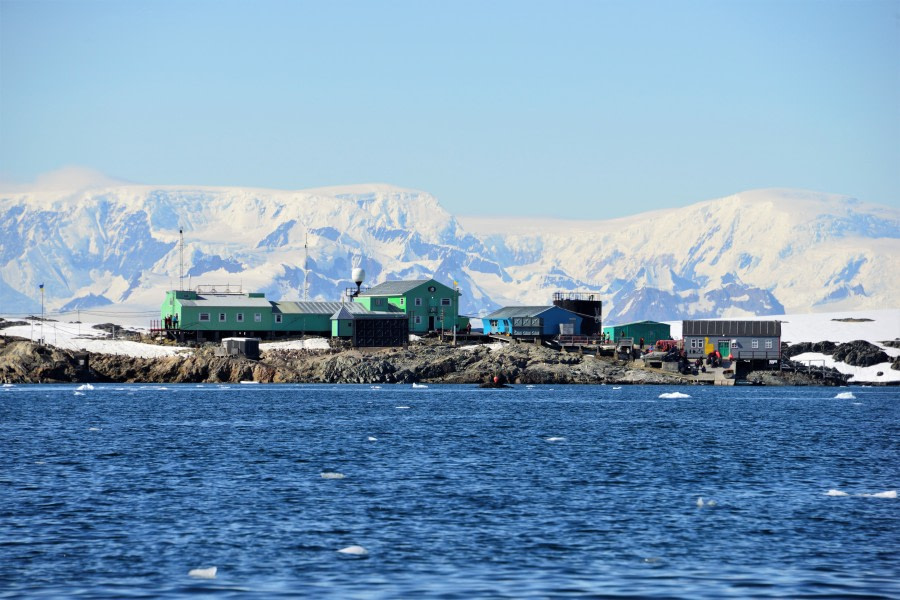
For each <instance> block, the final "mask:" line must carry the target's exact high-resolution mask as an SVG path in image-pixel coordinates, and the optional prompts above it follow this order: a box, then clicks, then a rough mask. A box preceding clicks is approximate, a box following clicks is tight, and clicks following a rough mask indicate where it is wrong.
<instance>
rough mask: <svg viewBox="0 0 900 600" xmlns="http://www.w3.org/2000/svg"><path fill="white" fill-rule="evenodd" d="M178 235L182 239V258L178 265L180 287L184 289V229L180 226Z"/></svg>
mask: <svg viewBox="0 0 900 600" xmlns="http://www.w3.org/2000/svg"><path fill="white" fill-rule="evenodd" d="M178 236H179V238H180V240H181V242H180V246H181V258H180V259H179V267H178V289H179V290H181V291H184V230H183V229H182V228H181V227H179V228H178Z"/></svg>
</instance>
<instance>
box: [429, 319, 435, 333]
mask: <svg viewBox="0 0 900 600" xmlns="http://www.w3.org/2000/svg"><path fill="white" fill-rule="evenodd" d="M428 331H434V317H428Z"/></svg>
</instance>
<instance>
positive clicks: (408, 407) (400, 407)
mask: <svg viewBox="0 0 900 600" xmlns="http://www.w3.org/2000/svg"><path fill="white" fill-rule="evenodd" d="M394 408H409V407H408V406H395V407H394Z"/></svg>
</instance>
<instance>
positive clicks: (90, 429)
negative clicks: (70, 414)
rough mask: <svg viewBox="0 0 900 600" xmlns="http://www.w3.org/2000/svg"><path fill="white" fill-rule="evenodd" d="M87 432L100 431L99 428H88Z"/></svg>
mask: <svg viewBox="0 0 900 600" xmlns="http://www.w3.org/2000/svg"><path fill="white" fill-rule="evenodd" d="M88 431H100V428H99V427H88Z"/></svg>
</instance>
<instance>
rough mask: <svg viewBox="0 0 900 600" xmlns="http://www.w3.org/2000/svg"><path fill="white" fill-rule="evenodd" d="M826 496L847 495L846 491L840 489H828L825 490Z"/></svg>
mask: <svg viewBox="0 0 900 600" xmlns="http://www.w3.org/2000/svg"><path fill="white" fill-rule="evenodd" d="M825 495H826V496H849V495H850V494H848V493H847V492H842V491H841V490H828V491H827V492H825Z"/></svg>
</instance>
